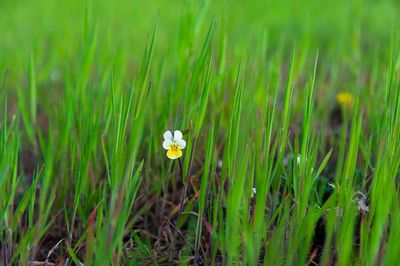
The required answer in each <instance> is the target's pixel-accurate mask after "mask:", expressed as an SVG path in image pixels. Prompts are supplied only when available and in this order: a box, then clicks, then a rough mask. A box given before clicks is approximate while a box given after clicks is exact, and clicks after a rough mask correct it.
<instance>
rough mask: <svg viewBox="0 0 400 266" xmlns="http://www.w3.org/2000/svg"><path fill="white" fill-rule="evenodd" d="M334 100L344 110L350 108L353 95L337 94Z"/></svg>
mask: <svg viewBox="0 0 400 266" xmlns="http://www.w3.org/2000/svg"><path fill="white" fill-rule="evenodd" d="M336 100H337V102H338V103H339V104H340V105H341V106H343V107H345V108H351V107H352V106H353V95H352V94H351V93H350V92H347V91H342V92H339V93H338V94H337V95H336Z"/></svg>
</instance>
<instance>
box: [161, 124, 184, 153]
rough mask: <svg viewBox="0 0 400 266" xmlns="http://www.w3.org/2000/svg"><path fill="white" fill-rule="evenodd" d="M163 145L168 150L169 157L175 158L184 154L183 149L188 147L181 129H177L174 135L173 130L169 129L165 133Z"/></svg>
mask: <svg viewBox="0 0 400 266" xmlns="http://www.w3.org/2000/svg"><path fill="white" fill-rule="evenodd" d="M162 146H163V148H164V149H166V150H167V157H168V158H170V159H171V160H175V159H178V158H179V157H181V156H182V150H183V149H184V148H185V147H186V141H184V140H183V139H182V132H181V131H179V130H175V131H174V135H172V133H171V131H169V130H167V131H165V133H164V142H163V144H162Z"/></svg>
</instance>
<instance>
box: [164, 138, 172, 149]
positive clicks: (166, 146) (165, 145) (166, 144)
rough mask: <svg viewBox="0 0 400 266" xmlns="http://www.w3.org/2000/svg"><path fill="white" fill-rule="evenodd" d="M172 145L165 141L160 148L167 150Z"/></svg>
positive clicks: (170, 142) (167, 140)
mask: <svg viewBox="0 0 400 266" xmlns="http://www.w3.org/2000/svg"><path fill="white" fill-rule="evenodd" d="M172 144H173V142H172V140H170V139H166V140H164V142H163V144H162V146H163V148H164V149H166V150H168V149H169V147H170V146H171V145H172Z"/></svg>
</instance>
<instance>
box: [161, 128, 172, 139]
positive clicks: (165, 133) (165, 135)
mask: <svg viewBox="0 0 400 266" xmlns="http://www.w3.org/2000/svg"><path fill="white" fill-rule="evenodd" d="M163 137H164V139H170V140H172V139H173V136H172V133H171V131H169V130H167V131H165V132H164V135H163Z"/></svg>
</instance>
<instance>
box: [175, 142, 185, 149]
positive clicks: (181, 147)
mask: <svg viewBox="0 0 400 266" xmlns="http://www.w3.org/2000/svg"><path fill="white" fill-rule="evenodd" d="M176 144H178V148H179V149H181V150H183V149H184V148H185V147H186V141H184V140H183V139H179V140H177V141H176Z"/></svg>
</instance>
